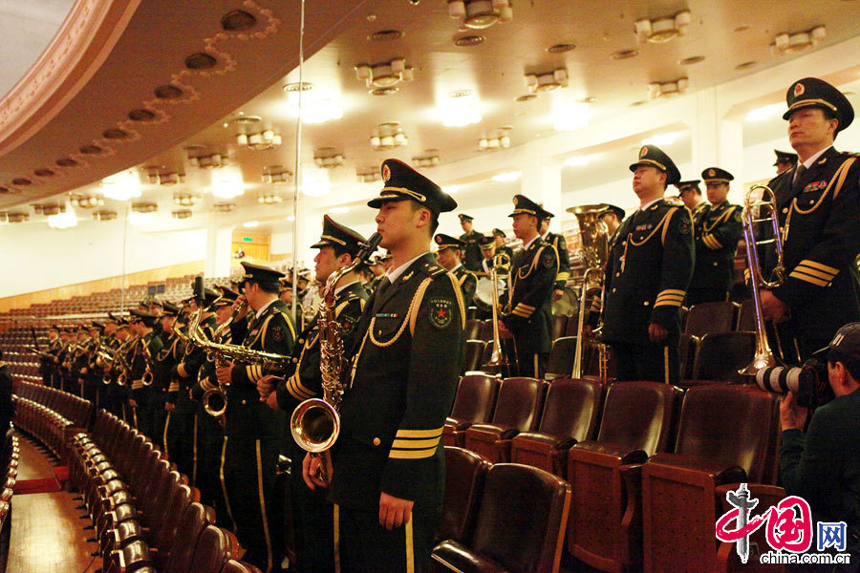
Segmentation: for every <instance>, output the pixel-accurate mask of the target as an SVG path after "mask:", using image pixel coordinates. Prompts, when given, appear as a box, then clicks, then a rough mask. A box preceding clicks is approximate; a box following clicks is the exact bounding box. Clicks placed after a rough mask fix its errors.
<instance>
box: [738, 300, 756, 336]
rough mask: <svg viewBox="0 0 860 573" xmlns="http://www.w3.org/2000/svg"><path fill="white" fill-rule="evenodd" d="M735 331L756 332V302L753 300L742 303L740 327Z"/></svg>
mask: <svg viewBox="0 0 860 573" xmlns="http://www.w3.org/2000/svg"><path fill="white" fill-rule="evenodd" d="M735 330H745V331H748V332H755V330H756V319H755V301H754V300H753V299H748V300H745V301H743V302H742V303H741V307H740V308H739V309H738V325H737V328H735Z"/></svg>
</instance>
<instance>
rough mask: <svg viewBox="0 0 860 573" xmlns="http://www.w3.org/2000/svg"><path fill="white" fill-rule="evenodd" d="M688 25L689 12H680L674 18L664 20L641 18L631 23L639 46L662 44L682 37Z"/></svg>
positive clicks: (669, 17) (668, 17)
mask: <svg viewBox="0 0 860 573" xmlns="http://www.w3.org/2000/svg"><path fill="white" fill-rule="evenodd" d="M689 25H690V11H689V10H682V11H681V12H678V13H677V14H675V15H674V16H667V17H664V18H656V19H654V20H649V19H647V18H642V19H641V20H636V22H634V23H633V28H634V32H635V33H636V40H637V41H638V42H639V43H640V44H644V43H645V42H652V43H655V44H662V43H665V42H668V41H670V40H673V39H675V38H677V37H678V36H683V35H684V34H686V33H687V26H689Z"/></svg>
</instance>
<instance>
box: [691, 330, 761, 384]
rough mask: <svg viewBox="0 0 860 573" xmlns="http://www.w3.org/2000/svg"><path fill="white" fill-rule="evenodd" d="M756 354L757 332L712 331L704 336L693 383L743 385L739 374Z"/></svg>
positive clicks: (698, 353) (742, 379)
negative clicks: (721, 382) (710, 382)
mask: <svg viewBox="0 0 860 573" xmlns="http://www.w3.org/2000/svg"><path fill="white" fill-rule="evenodd" d="M754 354H755V333H754V332H711V333H708V334H706V335H705V336H703V337H702V340H701V342H700V343H699V350H698V352H697V353H696V363H695V366H694V367H693V380H715V381H724V382H735V383H741V382H744V376H743V375H741V374H739V373H738V371H739V370H741V369H742V368H744V367H746V366H747V365H748V364H749V363H750V362H751V361H752V359H753V355H754Z"/></svg>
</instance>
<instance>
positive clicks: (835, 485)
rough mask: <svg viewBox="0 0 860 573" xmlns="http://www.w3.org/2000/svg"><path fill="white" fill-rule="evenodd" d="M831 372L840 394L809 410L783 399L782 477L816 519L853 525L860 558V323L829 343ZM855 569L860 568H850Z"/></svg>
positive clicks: (852, 542) (850, 545)
mask: <svg viewBox="0 0 860 573" xmlns="http://www.w3.org/2000/svg"><path fill="white" fill-rule="evenodd" d="M827 374H828V379H829V382H830V387H831V388H832V389H833V394H834V395H835V398H834V399H833V400H832V401H830V402H829V403H827V404H825V405H823V406H821V407H819V408H817V409H816V411H815V414H814V415H813V417H812V421H811V423H810V424H809V429H808V431H807V432H805V433H804V432H803V428H804V427H805V426H806V417H807V410H806V409H805V408H802V407H800V406H798V404H797V397H796V396H795V394H793V393H788V394H786V395H785V396H784V397H783V398H782V403H781V404H780V423H781V425H782V430H783V432H782V446H781V447H780V452H779V457H780V460H779V477H780V481H781V483H782V485H783V487H784V488H785V490H786V493H788V494H789V495H798V496H801V497H803V498H804V499H806V501H808V502H809V505H810V507H811V509H812V512H813V517H814V519H815V521H829V522H839V521H844V522H845V523H846V524H847V525H848V531H847V539H846V551H848V552H849V553H851V561H852V564H851V566H849V567H856V566H857V562H858V560H860V391H858V388H860V382H858V380H860V322H855V323H851V324H846V325H845V326H843V327H842V328H840V329H839V330H838V331H837V333H836V336H834V337H833V340H832V341H831V342H830V345H829V347H828V354H827ZM846 570H848V571H853V570H856V569H851V568H849V569H846Z"/></svg>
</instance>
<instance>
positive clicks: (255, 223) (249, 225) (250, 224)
mask: <svg viewBox="0 0 860 573" xmlns="http://www.w3.org/2000/svg"><path fill="white" fill-rule="evenodd" d="M242 226H243V227H245V228H246V229H253V228H255V227H259V226H260V222H259V221H245V222H244V223H242Z"/></svg>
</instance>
